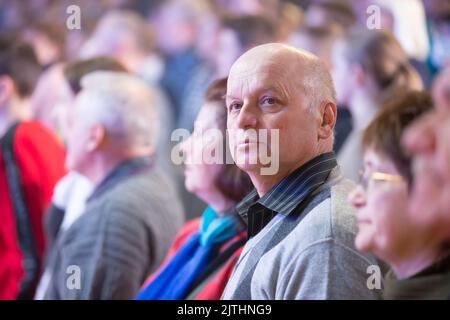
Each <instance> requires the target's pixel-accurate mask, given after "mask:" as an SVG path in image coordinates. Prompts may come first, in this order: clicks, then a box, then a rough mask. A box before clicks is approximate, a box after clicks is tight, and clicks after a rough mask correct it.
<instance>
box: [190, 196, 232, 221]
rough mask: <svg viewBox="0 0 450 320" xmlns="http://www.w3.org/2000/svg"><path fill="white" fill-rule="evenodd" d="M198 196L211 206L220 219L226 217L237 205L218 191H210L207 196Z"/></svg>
mask: <svg viewBox="0 0 450 320" xmlns="http://www.w3.org/2000/svg"><path fill="white" fill-rule="evenodd" d="M197 196H198V197H199V198H200V199H202V200H203V201H205V202H206V203H207V204H208V205H209V206H211V208H213V209H214V211H215V212H216V213H217V215H218V216H219V217H222V216H224V215H225V214H226V213H228V212H227V211H228V210H229V209H230V208H232V207H234V206H235V205H236V202H235V201H232V200H230V199H228V198H226V197H224V196H223V195H222V193H220V192H219V191H218V190H215V191H213V192H211V191H210V190H209V191H208V192H207V193H206V194H197Z"/></svg>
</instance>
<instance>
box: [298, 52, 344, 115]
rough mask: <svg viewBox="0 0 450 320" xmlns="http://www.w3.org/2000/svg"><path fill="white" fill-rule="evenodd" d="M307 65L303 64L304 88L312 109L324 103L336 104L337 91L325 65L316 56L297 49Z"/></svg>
mask: <svg viewBox="0 0 450 320" xmlns="http://www.w3.org/2000/svg"><path fill="white" fill-rule="evenodd" d="M295 50H297V51H298V52H299V53H300V56H302V57H303V59H307V63H303V64H301V66H302V69H303V70H302V73H303V74H304V75H305V76H303V79H302V86H303V90H304V93H305V95H306V96H307V97H308V98H309V103H310V108H311V110H314V108H318V107H319V106H320V105H321V104H322V103H323V102H333V103H336V90H335V87H334V83H333V79H332V77H331V73H330V71H329V70H328V68H327V66H326V65H325V63H324V62H323V61H322V60H320V59H319V57H317V56H316V55H314V54H312V53H310V52H308V51H305V50H301V49H295Z"/></svg>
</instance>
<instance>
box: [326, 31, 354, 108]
mask: <svg viewBox="0 0 450 320" xmlns="http://www.w3.org/2000/svg"><path fill="white" fill-rule="evenodd" d="M345 46H346V43H345V42H344V41H342V40H337V41H336V42H335V44H334V46H333V51H332V54H331V65H332V72H331V75H332V77H333V81H334V85H335V87H336V98H337V102H338V104H343V105H347V106H348V105H349V101H350V97H351V92H352V90H353V88H354V86H353V83H354V82H353V78H352V74H351V65H350V63H349V62H348V61H347V59H346V57H345Z"/></svg>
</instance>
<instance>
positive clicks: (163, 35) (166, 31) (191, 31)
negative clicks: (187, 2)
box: [152, 2, 197, 55]
mask: <svg viewBox="0 0 450 320" xmlns="http://www.w3.org/2000/svg"><path fill="white" fill-rule="evenodd" d="M183 9H184V8H183V6H182V5H179V4H177V3H173V2H172V3H170V4H168V5H167V6H165V7H162V8H161V10H160V11H159V12H158V13H157V14H156V16H155V18H154V20H153V21H152V22H153V27H154V30H155V31H156V33H157V43H158V47H159V48H160V49H161V50H162V51H163V52H164V53H165V54H169V55H172V54H177V53H180V52H183V51H184V50H186V49H188V48H190V47H192V46H193V45H194V42H195V39H196V34H197V26H196V25H195V23H194V22H193V21H190V18H188V17H186V14H185V13H184V12H183Z"/></svg>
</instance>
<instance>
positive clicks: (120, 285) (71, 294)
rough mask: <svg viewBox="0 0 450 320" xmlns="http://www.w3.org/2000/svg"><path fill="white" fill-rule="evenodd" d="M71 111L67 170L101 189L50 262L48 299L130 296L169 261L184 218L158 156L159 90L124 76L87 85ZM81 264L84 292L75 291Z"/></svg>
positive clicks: (99, 74) (107, 75) (91, 77)
mask: <svg viewBox="0 0 450 320" xmlns="http://www.w3.org/2000/svg"><path fill="white" fill-rule="evenodd" d="M81 87H82V89H81V91H80V93H79V94H78V95H77V97H76V98H75V103H74V105H73V106H72V107H71V108H70V109H69V111H68V123H67V126H68V131H67V141H66V143H67V150H68V152H67V161H66V163H67V167H68V169H69V170H74V171H77V172H78V173H80V174H82V175H83V176H85V177H86V178H88V179H89V180H90V182H91V183H92V184H93V185H94V190H93V192H92V193H91V194H90V196H89V198H88V199H87V201H86V205H85V210H84V211H85V212H84V214H82V215H81V216H80V217H79V218H78V219H77V220H76V221H74V222H73V223H72V224H71V225H70V227H69V228H68V229H67V230H66V231H65V232H64V233H63V234H62V236H61V237H58V238H57V240H56V241H55V243H54V244H53V247H52V251H51V253H50V255H49V256H48V259H47V264H46V268H48V270H49V271H50V274H51V278H50V279H49V281H48V285H47V288H46V290H45V293H44V295H43V298H44V299H130V298H133V297H134V296H135V295H136V294H137V292H138V290H139V286H140V285H141V284H142V282H143V281H144V280H145V278H146V277H147V275H148V274H149V273H151V272H153V271H154V270H156V268H157V267H158V266H159V265H160V264H161V263H162V261H163V258H164V257H165V255H166V253H167V250H168V249H169V247H170V244H171V243H172V241H173V239H174V237H175V235H176V232H177V231H178V229H179V228H180V227H181V225H182V223H183V220H184V217H183V213H182V207H181V205H180V202H179V200H178V195H177V192H176V189H175V188H174V186H173V185H172V184H171V181H170V179H168V178H167V177H166V176H165V175H164V174H163V173H162V172H161V170H160V168H159V167H158V166H157V164H156V163H155V161H154V160H153V159H152V155H153V154H154V151H155V146H154V143H155V141H154V139H155V135H156V130H157V126H155V118H156V110H155V106H154V103H155V100H154V98H153V96H152V91H151V89H150V88H149V87H148V85H147V84H146V83H145V82H143V81H142V80H140V79H138V78H136V77H134V76H131V75H129V74H126V73H123V72H111V71H96V72H93V73H90V74H88V75H86V76H85V77H84V78H83V79H82V81H81ZM72 265H76V266H78V268H79V270H80V272H81V273H82V276H81V279H80V288H81V289H80V290H71V289H70V288H68V287H67V285H66V282H67V270H68V269H67V268H68V267H69V266H72Z"/></svg>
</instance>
